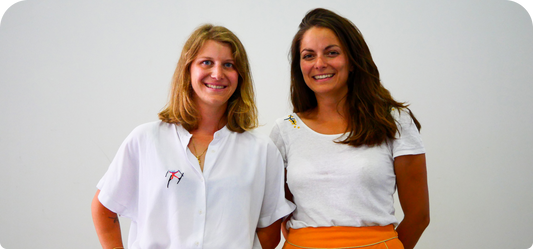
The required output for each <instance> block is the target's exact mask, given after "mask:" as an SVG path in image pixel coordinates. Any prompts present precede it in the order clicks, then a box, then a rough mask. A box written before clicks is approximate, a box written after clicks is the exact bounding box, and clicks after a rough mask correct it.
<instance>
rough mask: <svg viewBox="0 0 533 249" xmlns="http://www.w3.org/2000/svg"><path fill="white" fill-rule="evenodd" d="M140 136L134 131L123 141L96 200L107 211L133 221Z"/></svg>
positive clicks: (137, 179) (136, 193)
mask: <svg viewBox="0 0 533 249" xmlns="http://www.w3.org/2000/svg"><path fill="white" fill-rule="evenodd" d="M139 137H140V134H139V131H138V129H136V130H134V131H133V132H132V133H130V135H128V137H127V138H126V139H125V140H124V142H123V143H122V145H121V146H120V148H119V149H118V151H117V154H116V155H115V157H114V159H113V161H112V162H111V164H110V165H109V168H108V170H107V172H106V173H105V175H104V176H103V177H102V179H100V181H99V182H98V184H97V188H98V189H100V194H99V195H98V199H99V200H100V202H101V203H102V205H104V206H105V207H106V208H108V209H109V210H111V211H113V212H115V213H117V214H120V215H121V216H125V217H128V218H131V219H132V220H135V217H136V213H137V205H135V204H136V203H137V199H138V189H139V154H140V153H141V151H140V146H139V145H140V138H139Z"/></svg>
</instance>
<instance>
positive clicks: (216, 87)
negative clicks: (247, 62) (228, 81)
mask: <svg viewBox="0 0 533 249" xmlns="http://www.w3.org/2000/svg"><path fill="white" fill-rule="evenodd" d="M205 86H207V87H208V88H213V89H223V88H226V87H225V86H218V85H210V84H205Z"/></svg>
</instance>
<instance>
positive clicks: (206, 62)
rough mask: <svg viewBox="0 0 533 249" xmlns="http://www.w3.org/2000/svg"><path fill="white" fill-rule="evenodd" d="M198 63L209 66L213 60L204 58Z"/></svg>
mask: <svg viewBox="0 0 533 249" xmlns="http://www.w3.org/2000/svg"><path fill="white" fill-rule="evenodd" d="M200 64H202V65H206V66H211V65H213V62H212V61H210V60H205V61H202V62H200Z"/></svg>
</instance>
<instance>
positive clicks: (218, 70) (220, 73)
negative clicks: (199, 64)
mask: <svg viewBox="0 0 533 249" xmlns="http://www.w3.org/2000/svg"><path fill="white" fill-rule="evenodd" d="M211 78H213V79H215V80H221V79H222V78H224V69H223V68H222V65H217V66H214V67H213V70H212V71H211Z"/></svg>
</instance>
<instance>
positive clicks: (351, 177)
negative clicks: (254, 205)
mask: <svg viewBox="0 0 533 249" xmlns="http://www.w3.org/2000/svg"><path fill="white" fill-rule="evenodd" d="M392 114H393V117H394V118H395V119H396V120H397V124H399V125H398V128H399V130H400V134H397V136H396V137H397V138H396V139H393V140H392V141H389V142H388V143H382V144H381V145H379V146H374V147H368V146H359V147H354V146H350V145H346V144H341V143H335V142H334V141H341V140H343V138H344V136H345V135H343V134H338V135H324V134H320V133H317V132H315V131H313V130H311V129H310V128H309V127H307V126H306V125H305V124H304V122H302V120H301V119H300V118H299V117H298V115H296V114H292V115H289V117H287V118H281V119H278V120H277V121H276V124H275V126H274V128H273V130H272V133H271V138H272V140H273V141H274V143H275V144H276V145H277V146H278V148H279V150H280V152H281V154H282V156H283V159H284V161H285V167H286V169H287V184H288V186H289V189H290V190H291V193H292V194H293V196H294V203H295V204H296V210H295V211H294V213H293V216H292V218H291V220H290V221H289V222H288V225H289V226H290V227H291V228H294V229H297V228H303V227H329V226H352V227H363V226H385V225H389V224H394V225H397V224H398V221H397V220H396V218H395V216H394V199H393V194H394V192H395V191H396V175H395V173H394V164H393V163H394V158H395V157H398V156H403V155H416V154H423V153H425V149H424V146H423V144H422V140H421V138H420V134H419V132H418V130H417V128H416V126H415V124H414V122H413V120H412V119H411V117H410V116H409V114H408V113H406V112H404V111H402V112H401V115H400V114H398V111H392ZM339 137H341V139H339Z"/></svg>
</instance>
